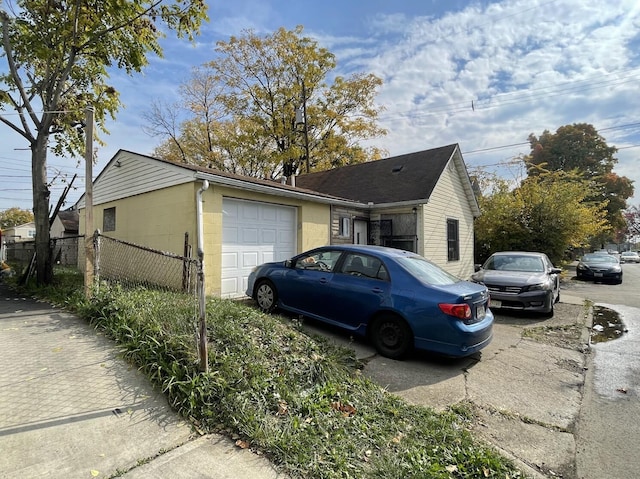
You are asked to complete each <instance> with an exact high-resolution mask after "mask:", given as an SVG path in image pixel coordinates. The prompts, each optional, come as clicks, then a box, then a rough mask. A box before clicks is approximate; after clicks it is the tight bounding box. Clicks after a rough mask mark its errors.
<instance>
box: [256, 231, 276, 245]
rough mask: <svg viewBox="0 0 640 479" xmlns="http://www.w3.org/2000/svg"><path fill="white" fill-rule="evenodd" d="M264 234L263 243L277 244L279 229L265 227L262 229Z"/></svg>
mask: <svg viewBox="0 0 640 479" xmlns="http://www.w3.org/2000/svg"><path fill="white" fill-rule="evenodd" d="M260 233H261V235H262V244H276V239H278V237H279V235H278V231H277V230H276V229H272V228H264V229H262V230H261V231H260Z"/></svg>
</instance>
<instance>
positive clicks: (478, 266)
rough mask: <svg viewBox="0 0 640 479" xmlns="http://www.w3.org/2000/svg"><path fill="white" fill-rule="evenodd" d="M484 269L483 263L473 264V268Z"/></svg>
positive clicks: (476, 269)
mask: <svg viewBox="0 0 640 479" xmlns="http://www.w3.org/2000/svg"><path fill="white" fill-rule="evenodd" d="M481 269H482V265H481V264H474V265H473V270H474V271H476V272H478V271H480V270H481Z"/></svg>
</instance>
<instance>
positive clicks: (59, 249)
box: [49, 209, 82, 266]
mask: <svg viewBox="0 0 640 479" xmlns="http://www.w3.org/2000/svg"><path fill="white" fill-rule="evenodd" d="M79 222H80V215H79V214H78V210H73V209H70V210H64V211H59V212H58V214H57V215H56V217H55V218H54V219H53V223H52V224H51V229H50V231H49V236H50V237H51V243H52V245H53V258H54V260H55V262H56V263H57V264H60V265H64V266H69V265H77V264H78V247H79V244H82V243H81V242H79V241H78V240H79V237H78V225H79Z"/></svg>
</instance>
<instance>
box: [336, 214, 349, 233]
mask: <svg viewBox="0 0 640 479" xmlns="http://www.w3.org/2000/svg"><path fill="white" fill-rule="evenodd" d="M338 235H339V236H351V219H349V218H348V217H346V216H342V217H341V218H340V227H339V230H338Z"/></svg>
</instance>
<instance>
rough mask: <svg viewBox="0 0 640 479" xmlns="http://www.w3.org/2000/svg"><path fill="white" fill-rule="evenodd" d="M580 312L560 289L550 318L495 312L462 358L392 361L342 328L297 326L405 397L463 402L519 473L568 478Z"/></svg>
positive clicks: (583, 339)
mask: <svg viewBox="0 0 640 479" xmlns="http://www.w3.org/2000/svg"><path fill="white" fill-rule="evenodd" d="M588 314H589V308H586V307H585V306H584V301H583V300H582V299H581V298H577V297H571V296H569V295H566V294H564V295H563V298H562V302H561V303H560V304H558V305H557V308H556V314H555V316H554V317H553V318H552V319H544V318H542V317H540V316H534V315H509V316H508V315H503V314H500V313H498V314H497V315H496V323H495V327H494V339H493V341H492V343H491V344H490V345H489V346H488V347H487V348H485V349H484V350H483V351H482V352H481V353H478V354H475V355H473V356H471V357H468V358H464V359H445V358H441V357H435V356H430V355H428V354H422V353H418V354H415V355H414V356H413V357H411V358H409V359H407V360H404V361H394V360H390V359H387V358H384V357H381V356H378V355H377V354H376V353H375V350H374V349H373V348H371V347H370V346H369V345H368V344H366V343H365V342H361V341H350V340H349V338H347V337H345V335H344V333H340V332H333V331H331V330H330V329H328V328H326V327H324V326H322V325H319V324H316V323H313V322H309V321H307V322H306V323H305V328H307V330H308V331H310V332H313V333H318V334H322V335H330V336H331V337H332V338H333V339H334V341H336V342H338V343H340V344H342V345H344V346H348V347H352V348H354V349H355V350H356V354H357V356H358V358H360V359H361V360H363V361H364V362H365V363H366V366H365V368H364V373H365V374H366V375H368V376H369V377H371V378H372V379H373V380H375V381H376V382H377V383H379V384H381V385H382V386H385V387H386V388H387V389H388V390H389V391H390V392H392V393H394V394H397V395H398V396H401V397H403V398H404V399H406V400H407V401H409V402H411V403H413V404H418V405H423V406H428V407H432V408H434V409H436V410H444V409H446V408H447V407H448V406H451V405H454V404H456V403H460V402H466V403H469V404H470V405H472V407H473V408H474V409H475V411H476V413H477V414H478V418H479V420H478V421H477V424H476V426H475V431H476V433H478V434H479V435H480V436H482V437H484V438H485V439H486V440H487V441H489V442H490V443H492V444H493V445H494V446H495V447H497V448H498V449H500V450H502V451H503V453H504V454H506V455H507V456H508V457H511V458H512V459H514V460H515V461H516V462H517V463H518V464H519V466H520V467H521V468H522V469H523V470H524V471H526V473H527V474H529V475H531V476H534V477H565V478H569V477H576V470H575V457H576V439H575V437H574V428H575V424H576V420H577V418H578V414H579V411H580V405H581V401H582V393H583V386H584V382H585V373H586V368H585V364H586V363H585V352H586V351H587V349H588V348H587V343H588V330H587V325H588V324H590V323H589V322H590V318H589V317H588ZM523 335H524V337H523Z"/></svg>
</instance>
